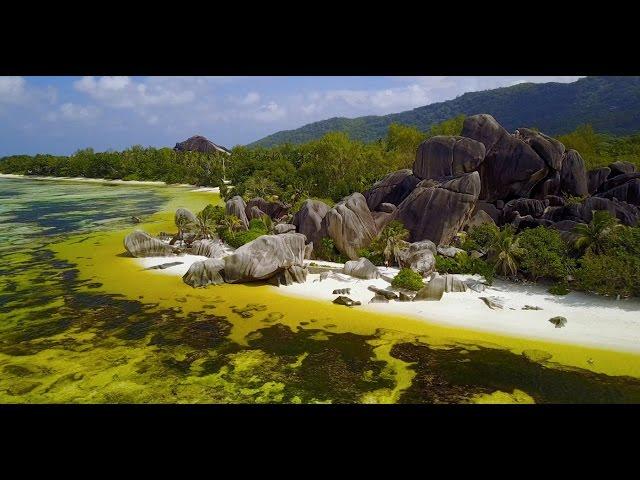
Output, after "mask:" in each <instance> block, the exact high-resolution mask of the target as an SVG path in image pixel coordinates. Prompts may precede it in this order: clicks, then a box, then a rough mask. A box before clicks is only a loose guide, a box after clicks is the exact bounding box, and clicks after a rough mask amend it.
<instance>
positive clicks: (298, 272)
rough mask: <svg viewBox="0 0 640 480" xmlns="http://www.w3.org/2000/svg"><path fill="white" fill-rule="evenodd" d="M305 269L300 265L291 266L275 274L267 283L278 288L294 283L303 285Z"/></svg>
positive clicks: (305, 279)
mask: <svg viewBox="0 0 640 480" xmlns="http://www.w3.org/2000/svg"><path fill="white" fill-rule="evenodd" d="M308 273H309V270H307V267H304V266H300V265H292V266H291V267H288V268H285V269H284V270H280V271H278V272H276V274H275V275H273V276H271V277H269V283H271V284H272V285H275V286H276V287H279V286H281V285H293V284H294V283H304V282H306V281H307V274H308Z"/></svg>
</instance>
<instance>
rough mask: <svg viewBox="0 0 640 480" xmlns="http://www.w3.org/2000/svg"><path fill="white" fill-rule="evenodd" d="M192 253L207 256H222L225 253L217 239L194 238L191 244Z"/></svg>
mask: <svg viewBox="0 0 640 480" xmlns="http://www.w3.org/2000/svg"><path fill="white" fill-rule="evenodd" d="M191 254H192V255H202V256H205V257H209V258H222V257H224V256H225V255H226V254H227V253H226V252H225V249H224V247H223V246H222V245H221V244H220V241H219V240H208V239H204V240H196V241H194V242H193V243H192V244H191Z"/></svg>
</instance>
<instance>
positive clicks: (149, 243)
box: [124, 230, 174, 257]
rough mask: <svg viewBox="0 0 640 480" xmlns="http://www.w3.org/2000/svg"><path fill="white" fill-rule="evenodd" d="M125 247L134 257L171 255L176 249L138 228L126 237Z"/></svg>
mask: <svg viewBox="0 0 640 480" xmlns="http://www.w3.org/2000/svg"><path fill="white" fill-rule="evenodd" d="M124 248H125V249H126V250H127V252H129V253H130V254H131V256H133V257H169V256H171V255H173V253H174V250H173V247H171V245H169V244H168V243H164V242H163V241H161V240H158V239H157V238H153V237H152V236H151V235H149V234H148V233H146V232H143V231H142V230H136V231H134V232H133V233H130V234H129V235H127V236H126V237H125V239H124Z"/></svg>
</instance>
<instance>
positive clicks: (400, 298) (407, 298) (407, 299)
mask: <svg viewBox="0 0 640 480" xmlns="http://www.w3.org/2000/svg"><path fill="white" fill-rule="evenodd" d="M398 301H399V302H411V301H413V295H409V294H406V293H404V292H400V293H398Z"/></svg>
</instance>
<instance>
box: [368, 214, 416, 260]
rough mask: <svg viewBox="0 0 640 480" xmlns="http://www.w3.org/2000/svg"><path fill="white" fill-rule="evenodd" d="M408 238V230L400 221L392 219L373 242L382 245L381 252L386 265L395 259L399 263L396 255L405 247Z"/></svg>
mask: <svg viewBox="0 0 640 480" xmlns="http://www.w3.org/2000/svg"><path fill="white" fill-rule="evenodd" d="M408 238H409V230H407V229H406V228H404V225H403V224H402V222H399V221H397V220H394V221H392V222H391V223H389V225H387V226H386V227H385V228H384V229H383V230H382V232H381V233H380V236H379V237H378V238H377V239H376V240H375V244H377V245H380V246H382V245H384V248H383V249H382V254H383V255H384V259H385V261H386V263H387V264H388V265H390V264H391V263H392V260H393V261H395V263H399V262H398V257H399V256H400V252H401V251H402V250H403V249H404V248H405V246H406V240H407V239H408ZM375 244H374V246H375ZM378 248H380V247H378Z"/></svg>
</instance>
